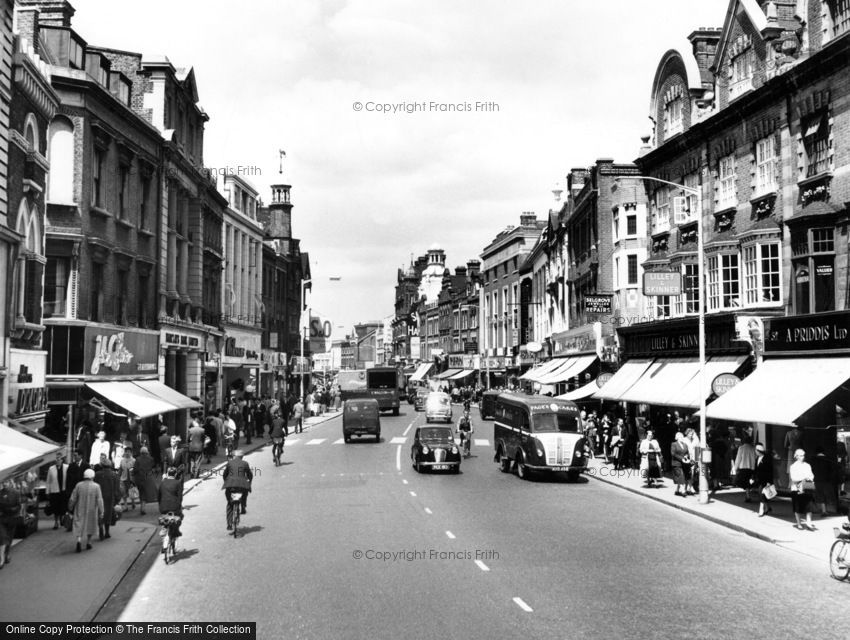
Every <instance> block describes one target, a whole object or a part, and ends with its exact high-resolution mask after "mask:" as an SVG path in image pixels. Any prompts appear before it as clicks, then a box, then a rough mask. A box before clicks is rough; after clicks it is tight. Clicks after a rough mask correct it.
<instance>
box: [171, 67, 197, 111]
mask: <svg viewBox="0 0 850 640" xmlns="http://www.w3.org/2000/svg"><path fill="white" fill-rule="evenodd" d="M174 77H175V78H177V81H178V82H179V83H180V84H182V85H183V88H184V89H186V90H187V91H188V92H189V95H191V96H192V102H194V103H197V102H198V84H197V82H195V68H194V67H189V68H188V69H186V68H183V67H181V68H179V69H176V70H175V71H174Z"/></svg>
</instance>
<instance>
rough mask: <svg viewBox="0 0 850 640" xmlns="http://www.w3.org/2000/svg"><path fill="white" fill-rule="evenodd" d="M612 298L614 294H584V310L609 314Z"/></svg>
mask: <svg viewBox="0 0 850 640" xmlns="http://www.w3.org/2000/svg"><path fill="white" fill-rule="evenodd" d="M613 298H614V296H613V295H612V294H594V295H586V296H584V310H585V311H586V312H587V313H603V314H609V315H610V313H611V308H612V302H611V301H612V300H613Z"/></svg>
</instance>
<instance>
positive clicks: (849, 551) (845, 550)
mask: <svg viewBox="0 0 850 640" xmlns="http://www.w3.org/2000/svg"><path fill="white" fill-rule="evenodd" d="M848 520H849V521H850V517H848ZM832 531H833V532H834V533H835V537H836V538H838V539H837V540H836V541H835V542H833V543H832V547H831V548H830V549H829V571H830V573H832V577H833V578H835V579H836V580H847V578H848V576H850V558H848V555H850V523H848V522H845V523H843V524H842V525H841V528H840V529H839V528H838V527H833V528H832Z"/></svg>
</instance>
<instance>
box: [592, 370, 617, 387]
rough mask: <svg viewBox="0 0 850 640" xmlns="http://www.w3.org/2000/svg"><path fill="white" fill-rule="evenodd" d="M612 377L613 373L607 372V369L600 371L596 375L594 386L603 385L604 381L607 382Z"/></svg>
mask: <svg viewBox="0 0 850 640" xmlns="http://www.w3.org/2000/svg"><path fill="white" fill-rule="evenodd" d="M613 377H614V374H613V373H608V372H607V371H606V372H605V373H600V374H599V375H598V376H596V386H598V387H602V386H604V385H605V383H606V382H608V381H609V380H610V379H611V378H613Z"/></svg>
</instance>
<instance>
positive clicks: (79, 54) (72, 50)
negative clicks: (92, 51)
mask: <svg viewBox="0 0 850 640" xmlns="http://www.w3.org/2000/svg"><path fill="white" fill-rule="evenodd" d="M84 62H85V50H84V49H83V45H81V44H80V43H79V42H78V41H77V40H75V39H74V38H71V44H70V46H69V49H68V64H70V65H71V66H72V67H74V68H75V69H82V68H83V65H84Z"/></svg>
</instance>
